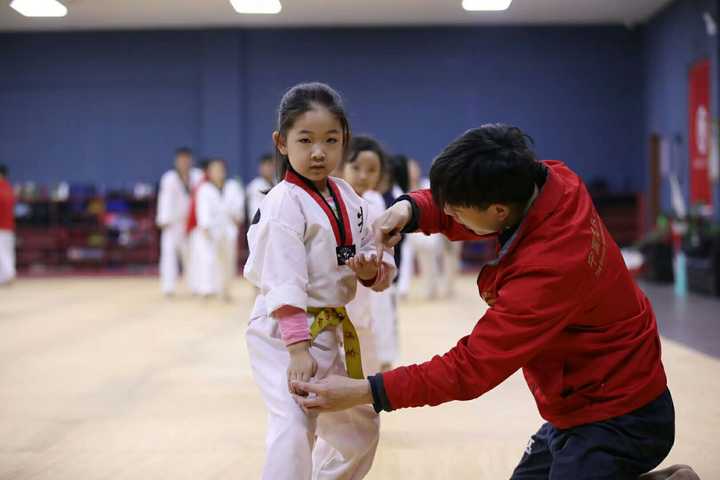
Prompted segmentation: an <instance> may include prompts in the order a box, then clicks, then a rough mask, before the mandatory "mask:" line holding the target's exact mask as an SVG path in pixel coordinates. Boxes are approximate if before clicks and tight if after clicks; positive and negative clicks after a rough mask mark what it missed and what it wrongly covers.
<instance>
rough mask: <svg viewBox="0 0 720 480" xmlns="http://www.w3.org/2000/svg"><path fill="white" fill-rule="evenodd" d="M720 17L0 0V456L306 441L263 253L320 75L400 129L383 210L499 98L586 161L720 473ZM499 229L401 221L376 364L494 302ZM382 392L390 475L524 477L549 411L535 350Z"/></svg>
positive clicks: (602, 214) (233, 464)
mask: <svg viewBox="0 0 720 480" xmlns="http://www.w3.org/2000/svg"><path fill="white" fill-rule="evenodd" d="M719 26H720V2H718V1H716V0H631V1H630V0H393V1H384V0H365V1H354V2H353V1H337V0H336V1H330V0H302V1H301V0H204V1H192V0H147V1H138V0H123V1H119V0H94V1H91V0H12V1H10V0H5V1H3V2H0V479H2V480H10V479H52V480H64V479H69V480H85V479H167V478H174V479H193V480H196V479H213V480H215V479H217V480H220V479H255V478H263V477H262V476H263V469H264V468H266V467H264V465H265V464H266V462H268V461H270V460H269V459H271V460H274V461H280V462H282V461H286V460H285V459H282V454H281V452H278V451H276V450H271V451H268V449H267V448H266V434H267V432H268V429H269V428H270V426H269V421H268V407H267V405H266V403H265V401H264V397H263V395H262V393H261V390H260V389H259V388H258V385H257V374H258V372H257V371H255V370H254V367H253V364H252V363H251V355H250V354H251V352H249V351H248V343H247V341H246V330H247V329H248V324H249V320H250V319H251V316H252V315H253V313H252V312H253V311H254V308H255V306H256V299H257V297H258V295H263V289H262V288H258V285H257V284H255V283H253V282H252V281H251V280H249V279H247V278H245V276H244V275H243V268H244V266H245V264H246V262H247V260H248V258H249V256H250V255H251V252H250V244H249V242H248V231H249V230H250V229H251V227H252V226H253V225H255V224H258V223H262V221H263V220H262V218H261V215H260V212H261V211H262V206H263V205H264V203H263V201H264V200H265V199H266V198H270V197H269V196H268V195H269V194H270V193H269V192H271V191H272V189H273V188H276V187H277V185H278V183H279V182H280V181H281V180H282V178H278V173H277V172H278V162H280V161H281V160H282V158H281V157H282V153H281V152H280V151H279V150H277V148H278V147H277V146H276V144H275V143H274V140H273V132H274V131H277V130H279V129H280V128H281V126H280V125H279V123H278V122H279V115H281V113H282V112H281V110H282V105H281V103H280V102H281V98H283V95H284V94H286V92H288V89H290V88H291V87H293V86H294V85H297V84H300V83H303V82H322V83H324V84H327V85H329V86H330V87H332V89H334V90H335V91H336V92H337V93H338V95H339V96H341V97H342V104H343V106H344V110H345V112H346V113H347V120H348V122H349V125H350V128H351V135H352V137H353V141H355V140H357V139H358V138H363V139H366V140H367V141H368V142H371V143H372V145H376V146H377V147H372V148H377V149H376V150H373V151H375V152H376V153H377V155H376V156H375V157H373V158H377V159H378V162H379V163H378V164H379V165H380V168H379V173H378V176H377V178H376V179H375V181H374V184H372V185H364V186H363V187H362V189H364V190H365V191H366V193H367V191H368V190H369V191H371V193H372V194H374V195H375V196H374V197H373V198H377V199H381V200H382V201H383V202H384V203H382V204H381V208H380V210H378V211H379V212H383V211H384V210H385V209H386V208H390V207H391V206H392V205H393V202H394V201H395V200H396V199H397V198H398V197H400V196H401V195H405V194H408V193H409V192H413V191H417V190H420V189H427V188H430V187H431V182H430V169H431V167H432V165H433V160H434V159H435V158H436V157H437V156H438V155H439V154H440V152H442V151H443V149H444V148H445V147H446V146H447V145H448V144H450V143H451V142H453V140H454V139H456V138H458V137H459V136H460V135H462V134H463V133H464V132H466V131H467V130H469V129H472V128H476V127H480V126H481V125H485V124H494V123H500V124H506V125H512V126H516V127H518V128H519V129H521V130H522V132H524V133H525V134H526V135H527V136H528V139H527V142H528V145H530V147H531V148H532V150H533V151H534V152H535V154H536V157H537V159H538V160H542V161H545V160H557V161H560V162H563V163H564V164H565V165H567V167H569V168H570V169H571V170H572V171H573V172H575V173H576V174H577V176H578V177H579V178H580V179H581V180H582V182H583V183H584V185H585V187H586V189H587V192H588V194H589V196H590V198H591V199H592V204H593V205H594V208H595V209H596V211H597V213H598V216H599V218H600V219H601V220H602V223H603V224H604V226H605V227H606V229H607V232H608V234H609V235H610V237H611V241H612V242H614V244H617V246H618V247H619V248H620V251H621V253H622V258H623V261H624V264H625V267H626V268H627V270H628V271H629V273H630V275H631V276H632V278H633V282H634V283H636V284H637V285H638V286H639V288H640V290H641V291H642V292H643V293H644V294H645V295H646V296H647V298H648V299H649V301H650V304H651V305H652V309H653V311H654V316H655V321H656V324H657V331H658V333H659V336H660V345H661V350H662V364H663V366H664V369H665V372H666V374H667V385H668V388H669V390H670V392H671V393H672V398H673V402H674V408H675V416H676V417H675V440H674V446H673V447H672V450H671V451H670V453H669V455H667V457H666V458H665V459H664V460H663V461H662V463H661V464H660V465H658V467H657V468H664V467H669V466H672V465H688V466H690V467H691V468H692V469H693V470H694V472H695V473H696V474H697V476H698V477H699V478H702V479H716V478H720V459H718V451H719V450H720V439H719V438H718V432H719V431H720V402H718V399H719V398H720V380H719V379H720V186H719V185H720V127H719V120H718V119H719V118H720V96H718V92H720V41H718V27H719ZM283 128H284V127H283ZM368 148H369V147H368ZM373 155H374V154H373ZM344 161H347V160H344ZM351 161H352V162H354V161H355V160H354V159H353V160H351ZM290 162H291V163H292V158H291V160H290ZM352 165H353V164H352V163H349V164H348V165H346V167H347V166H350V168H352ZM293 166H294V165H293ZM343 172H346V173H343ZM347 172H348V170H347V169H346V170H342V169H339V170H337V171H336V173H335V174H334V175H337V176H343V175H347ZM343 178H344V179H345V180H346V181H349V182H350V184H352V181H351V180H349V179H348V177H347V176H344V177H343ZM211 187H212V188H211ZM215 187H217V188H215ZM352 187H353V188H355V190H356V192H358V194H359V195H361V196H362V197H363V198H366V196H365V195H363V194H362V192H360V191H359V190H358V188H359V187H357V188H356V187H355V185H354V184H352ZM213 189H215V190H213ZM211 190H212V191H211ZM218 192H219V193H218ZM206 194H207V195H206ZM210 197H212V198H210ZM213 202H215V203H213ZM203 203H205V205H204V204H203ZM331 207H332V208H331ZM331 207H328V210H327V211H328V212H334V210H332V209H333V208H335V205H334V204H333V205H332V206H331ZM338 208H339V207H338ZM343 208H344V207H343ZM213 215H217V217H213ZM328 215H330V214H329V213H328ZM220 217H222V218H220ZM328 218H330V217H328ZM332 218H333V219H336V220H337V217H336V216H334V214H333V217H332ZM208 222H209V223H208ZM222 222H225V223H222ZM208 225H210V226H208ZM361 228H362V227H361ZM366 228H371V226H370V225H369V224H368V225H367V226H366ZM213 229H214V230H213ZM215 231H217V232H221V233H218V237H217V238H216V237H215V236H214V235H215V233H213V232H215ZM208 232H210V233H208ZM221 237H222V238H221ZM208 239H210V240H208ZM218 239H220V240H218ZM203 242H204V243H203ZM274 245H275V247H277V245H276V244H274ZM258 248H259V247H258ZM280 250H282V248H281V249H280ZM498 252H499V250H498V245H497V243H496V240H495V238H494V237H493V238H491V239H478V240H472V241H464V242H451V241H449V240H448V239H447V238H446V237H445V236H443V235H442V234H439V233H433V234H432V235H425V234H423V233H422V232H419V233H407V234H405V235H404V236H403V240H402V243H401V244H399V245H398V246H396V247H395V248H394V252H393V253H394V259H395V261H396V267H397V270H396V272H394V278H393V280H392V283H391V285H390V286H389V287H388V290H387V291H386V292H385V297H384V298H386V300H387V302H388V303H387V305H388V310H387V315H386V314H383V315H380V316H379V317H382V318H377V319H374V321H375V322H385V323H384V324H383V326H382V333H379V334H377V335H380V336H382V338H383V339H384V340H387V342H386V344H387V345H386V346H385V347H383V348H386V351H383V352H381V353H382V358H381V360H380V361H379V363H378V364H377V366H376V368H375V369H374V371H372V372H370V371H365V374H367V375H370V374H373V373H375V372H376V371H382V372H384V371H387V370H390V369H393V368H395V367H401V366H404V365H412V364H416V363H422V362H425V361H428V360H430V359H431V358H433V356H435V355H443V354H444V353H445V352H447V351H448V350H450V349H451V348H453V347H454V346H455V345H456V344H457V343H458V340H460V339H461V338H463V337H465V336H466V335H468V334H470V332H471V331H473V329H474V328H475V326H476V324H477V325H480V324H481V322H482V318H483V316H484V315H485V314H486V312H487V311H488V309H492V308H493V307H491V306H489V305H488V304H487V303H486V302H485V301H484V300H483V298H481V296H480V295H478V285H477V283H476V278H477V277H478V275H479V274H480V273H481V270H482V269H483V268H484V267H485V266H486V265H492V264H493V262H496V258H497V257H498V255H499V253H498ZM276 254H277V255H278V257H279V258H284V257H283V252H279V251H276ZM268 255H270V256H272V255H273V253H272V252H270V253H268ZM333 255H334V253H333ZM338 255H339V254H338ZM500 255H501V254H500ZM391 256H392V255H391ZM338 258H339V257H338ZM329 288H331V287H329ZM358 288H360V287H358ZM516 301H517V302H520V303H522V301H523V299H522V298H518V299H516ZM491 303H492V302H491ZM268 318H270V317H268ZM378 348H380V347H378ZM277 368H279V369H281V370H278V371H279V372H280V373H279V375H285V373H284V371H285V370H284V369H285V367H284V366H278V367H277ZM366 370H367V369H366ZM320 415H324V414H322V413H321V414H320ZM379 419H380V420H379V421H380V430H379V432H380V433H379V443H378V445H377V451H376V453H375V456H374V460H372V467H371V468H370V469H369V471H368V472H367V474H366V475H365V478H368V479H392V478H401V477H404V478H413V479H458V480H459V479H466V478H467V479H469V478H474V479H501V478H510V476H511V475H512V473H513V469H514V468H515V467H516V465H517V464H518V462H519V461H520V459H521V457H523V453H524V452H525V451H526V448H528V449H529V448H531V447H530V446H528V440H529V439H530V437H531V435H533V434H534V433H535V432H536V431H537V430H538V429H539V428H540V426H541V425H542V424H543V423H544V422H545V421H546V420H544V419H543V418H542V417H541V415H540V413H539V411H538V406H537V405H536V401H535V399H534V398H533V394H532V392H531V390H530V389H529V388H528V385H527V384H526V381H525V378H524V377H523V372H522V369H517V370H516V371H515V372H514V373H513V374H512V375H511V376H510V377H509V378H508V379H507V380H505V381H504V382H502V383H501V384H500V385H498V386H497V387H495V388H493V389H491V390H490V391H489V392H487V393H485V394H483V395H481V396H480V397H479V398H476V399H472V400H468V401H452V402H449V403H445V404H443V405H440V406H437V407H425V408H412V409H401V410H397V411H393V412H382V413H381V414H380V416H379ZM268 441H269V440H268ZM273 455H277V458H275V459H273V458H272V457H271V456H273ZM361 477H362V475H360V476H355V477H343V476H337V477H332V476H328V477H320V478H361ZM264 478H268V477H267V475H266V476H265V477H264ZM296 478H299V477H296ZM313 478H316V477H313ZM533 478H534V477H533ZM602 478H606V477H602ZM662 478H665V477H662ZM673 478H674V477H673ZM682 478H686V477H682ZM688 478H689V477H688Z"/></svg>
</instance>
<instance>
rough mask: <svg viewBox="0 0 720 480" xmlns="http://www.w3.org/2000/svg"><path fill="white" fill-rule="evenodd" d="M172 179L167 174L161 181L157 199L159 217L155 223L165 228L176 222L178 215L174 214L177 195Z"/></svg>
mask: <svg viewBox="0 0 720 480" xmlns="http://www.w3.org/2000/svg"><path fill="white" fill-rule="evenodd" d="M174 190H175V189H174V185H173V182H172V177H170V176H169V175H167V174H165V175H163V176H162V178H161V179H160V188H159V190H158V197H157V202H158V204H157V216H156V218H155V223H156V224H157V225H158V226H159V227H165V226H167V225H169V224H170V223H172V222H174V221H175V220H176V217H177V215H175V214H174V212H173V206H174V205H173V200H174V198H175V197H177V195H176V194H175V191H174Z"/></svg>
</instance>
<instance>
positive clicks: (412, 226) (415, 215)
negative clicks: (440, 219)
mask: <svg viewBox="0 0 720 480" xmlns="http://www.w3.org/2000/svg"><path fill="white" fill-rule="evenodd" d="M403 200H407V201H408V202H410V205H411V206H412V217H410V221H409V222H408V223H407V225H405V228H403V229H402V231H401V232H400V233H413V232H417V231H418V230H420V224H419V223H420V209H419V208H418V206H417V203H415V200H413V198H412V197H411V196H410V195H407V194H405V195H400V196H399V197H398V198H396V199H395V201H394V202H393V205H395V204H396V203H398V202H402V201H403Z"/></svg>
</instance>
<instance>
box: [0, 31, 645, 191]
mask: <svg viewBox="0 0 720 480" xmlns="http://www.w3.org/2000/svg"><path fill="white" fill-rule="evenodd" d="M642 47H643V35H642V33H641V32H640V31H629V30H626V29H623V28H619V27H617V28H616V27H577V28H570V27H563V28H561V27H557V28H518V27H512V28H405V29H397V28H396V29H319V30H267V29H266V30H213V31H188V32H174V31H168V32H112V33H99V32H91V33H67V34H47V33H46V34H7V35H0V72H3V73H2V75H0V162H5V163H8V164H9V165H10V167H11V169H12V176H13V178H14V179H16V180H36V181H39V182H41V183H51V182H55V181H59V180H61V179H68V180H72V181H93V182H98V183H101V184H105V185H108V186H120V185H127V184H129V183H131V182H133V181H135V180H148V181H152V180H155V179H157V177H158V176H159V175H160V174H161V172H162V171H163V170H165V169H166V168H167V167H168V166H169V164H170V161H171V158H170V157H171V153H172V149H173V148H174V147H175V146H177V145H183V144H189V145H191V146H194V147H195V148H196V149H197V150H198V151H199V152H200V153H201V154H211V155H222V156H225V157H226V158H227V159H228V160H229V162H230V165H231V168H232V169H233V171H234V172H235V173H240V174H242V175H243V177H245V178H246V179H249V178H250V177H251V176H252V175H253V173H254V170H255V159H256V157H257V156H258V155H259V154H260V153H261V152H263V151H266V150H269V149H270V147H271V143H270V134H271V131H272V128H273V125H274V116H275V109H276V107H277V103H278V101H279V99H280V96H281V95H282V93H283V92H284V91H285V89H287V88H288V87H290V86H292V85H293V84H294V83H296V82H300V81H307V80H321V81H325V82H328V83H330V84H331V85H333V86H334V87H336V88H337V89H338V90H339V91H340V92H341V93H342V94H343V96H344V98H345V101H346V104H347V107H348V110H349V112H350V116H351V121H352V124H353V129H354V131H355V132H358V133H360V132H363V133H371V134H374V135H376V136H377V137H378V138H380V139H381V140H382V141H383V142H384V143H385V144H386V145H387V146H388V147H389V148H390V149H391V150H393V151H395V152H404V153H407V154H409V155H412V156H414V157H416V158H418V159H419V160H421V162H422V163H423V164H424V165H425V166H426V167H427V166H429V164H430V161H431V159H432V157H433V156H434V155H436V154H437V153H438V151H439V150H440V149H441V148H442V147H443V146H444V145H445V144H447V142H449V141H450V140H452V139H453V138H454V137H456V136H457V135H459V134H460V133H461V132H462V131H464V130H465V129H467V128H470V127H472V126H476V125H479V124H481V123H484V122H492V121H504V122H508V123H514V124H517V125H519V126H521V127H522V128H524V129H525V130H526V131H527V132H528V133H530V134H531V135H532V136H533V137H534V138H535V141H536V146H537V150H538V152H539V154H540V155H541V156H542V157H544V158H559V159H562V160H565V161H566V162H568V163H569V164H570V165H571V166H572V167H574V168H575V169H576V170H577V171H578V172H579V173H580V174H582V175H583V176H584V177H585V178H586V179H587V180H591V179H593V178H596V177H605V178H607V179H608V180H609V181H610V182H611V184H612V186H613V187H614V188H616V189H636V188H639V187H640V186H641V185H642V175H643V172H644V164H645V162H644V158H643V142H642V141H640V139H642V137H643V135H644V132H645V130H644V128H643V120H644V117H643V101H644V95H643V69H642V60H643V49H642Z"/></svg>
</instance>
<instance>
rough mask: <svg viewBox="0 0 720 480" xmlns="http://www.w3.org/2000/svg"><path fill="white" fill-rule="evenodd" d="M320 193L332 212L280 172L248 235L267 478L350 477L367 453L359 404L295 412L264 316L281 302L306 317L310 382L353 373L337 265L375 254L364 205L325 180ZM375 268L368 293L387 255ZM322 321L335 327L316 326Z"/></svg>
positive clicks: (368, 420)
mask: <svg viewBox="0 0 720 480" xmlns="http://www.w3.org/2000/svg"><path fill="white" fill-rule="evenodd" d="M328 188H329V190H330V192H331V195H332V197H333V203H334V204H335V205H334V207H335V208H334V209H333V206H332V205H330V202H328V201H327V200H326V199H324V197H323V196H322V194H321V193H320V192H318V191H317V189H316V188H315V187H314V185H313V184H312V182H310V181H309V180H307V179H304V178H303V177H300V176H299V175H297V174H295V173H294V172H292V171H290V172H288V174H287V175H286V177H285V180H284V181H282V182H280V183H279V184H278V185H276V186H275V187H273V189H272V190H271V191H270V192H269V193H268V194H267V196H266V197H265V199H264V201H263V203H262V205H261V207H260V210H259V211H258V212H256V213H255V215H254V218H253V222H252V225H251V226H250V229H249V232H248V244H249V247H250V256H249V258H248V261H247V263H246V265H245V277H246V278H247V279H248V280H249V281H250V282H252V283H253V284H254V285H255V286H256V287H258V289H259V290H260V293H259V294H258V296H257V298H256V300H255V306H254V308H253V311H252V314H251V316H250V323H249V325H248V330H247V345H248V351H249V354H250V362H251V365H252V369H253V374H254V376H255V381H256V382H257V384H258V386H259V387H260V390H261V392H262V395H263V398H264V400H265V403H266V405H267V408H268V411H269V421H268V432H267V449H268V453H267V459H266V463H265V467H264V471H263V478H264V479H267V480H270V479H272V480H282V479H293V480H307V479H311V478H312V479H340V478H342V479H360V478H363V477H364V476H365V474H366V473H367V472H368V471H369V469H370V467H371V465H372V461H373V458H374V456H375V449H376V448H377V442H378V438H379V422H378V417H377V415H376V413H375V412H374V411H373V409H372V407H370V406H369V405H363V406H358V407H354V408H352V409H349V410H346V411H343V412H333V413H323V414H320V415H319V416H313V415H306V414H305V413H304V412H303V411H302V410H301V409H300V407H298V405H297V404H296V403H295V401H294V400H293V399H292V397H291V395H290V393H289V392H288V386H287V367H288V365H289V354H288V352H287V348H286V346H285V343H284V342H283V340H282V338H281V334H280V331H279V326H278V322H277V320H276V319H275V318H273V316H272V313H273V312H275V311H276V310H277V309H278V308H280V307H282V306H285V305H289V306H293V307H296V308H299V309H301V310H306V311H308V314H307V321H308V325H309V326H310V331H311V333H313V334H314V340H313V342H312V346H311V347H310V353H311V354H312V356H313V357H314V358H315V360H316V361H317V363H318V370H317V373H316V375H315V377H314V378H316V379H321V378H324V377H326V376H328V375H330V374H341V375H343V374H345V375H347V374H350V375H351V376H353V377H362V376H363V372H362V369H361V368H360V367H359V364H360V362H359V360H360V358H358V353H359V352H358V351H357V348H358V345H357V344H358V340H357V332H356V331H355V330H354V328H353V327H352V325H351V321H348V318H347V317H348V315H347V311H346V310H345V308H343V307H344V306H345V305H347V304H348V303H349V302H350V301H351V300H352V299H353V298H354V296H355V291H356V285H357V283H358V279H357V277H356V275H355V273H354V272H353V271H352V270H350V268H349V267H347V266H346V265H345V262H346V260H347V259H349V258H351V257H352V256H354V254H355V253H356V252H357V253H363V254H365V255H368V254H372V253H375V252H376V249H375V244H374V241H373V234H372V229H371V225H372V222H373V220H374V218H373V216H372V214H371V212H370V209H369V206H368V202H367V201H366V200H363V199H362V198H360V197H358V196H357V194H356V193H355V192H354V191H353V189H352V187H350V185H348V184H347V183H346V182H345V181H343V180H340V179H336V178H332V177H331V178H329V179H328ZM383 263H384V266H383V268H382V269H381V270H384V272H380V273H379V275H378V278H377V281H376V284H374V285H372V287H373V288H374V289H377V290H382V289H384V288H387V286H388V285H389V283H390V280H391V279H392V277H393V276H394V274H395V266H394V260H393V256H392V253H391V252H390V251H389V250H388V251H386V252H385V253H384V255H383ZM325 314H328V316H332V317H333V318H334V319H335V320H337V322H335V323H334V324H333V323H331V324H330V325H327V326H326V328H317V327H318V325H319V324H320V323H319V321H320V320H322V319H323V317H324V315H325ZM333 325H334V326H333ZM362 340H363V339H362V338H361V339H360V342H362ZM361 351H362V350H360V352H361ZM346 372H348V373H346ZM316 436H317V440H316Z"/></svg>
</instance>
